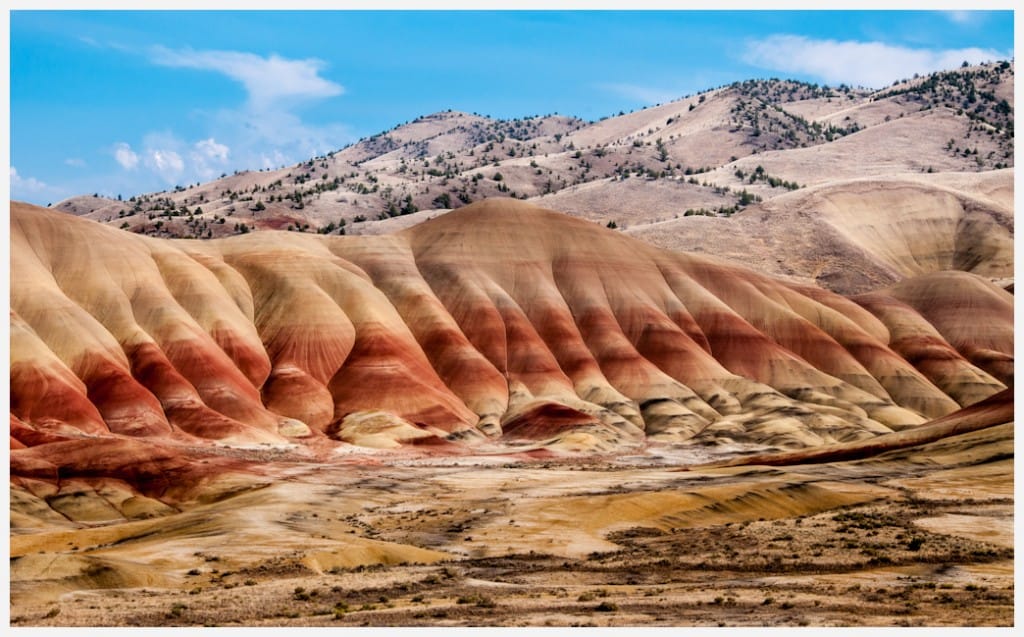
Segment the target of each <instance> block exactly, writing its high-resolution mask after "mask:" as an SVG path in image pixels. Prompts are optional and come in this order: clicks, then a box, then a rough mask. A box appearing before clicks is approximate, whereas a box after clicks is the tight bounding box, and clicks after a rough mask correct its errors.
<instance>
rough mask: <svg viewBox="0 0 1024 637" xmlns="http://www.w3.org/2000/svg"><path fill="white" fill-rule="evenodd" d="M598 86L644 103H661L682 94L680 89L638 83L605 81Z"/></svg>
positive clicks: (677, 97)
mask: <svg viewBox="0 0 1024 637" xmlns="http://www.w3.org/2000/svg"><path fill="white" fill-rule="evenodd" d="M598 88H600V89H602V90H605V91H608V92H610V93H614V94H615V95H621V96H622V97H625V98H626V99H630V100H635V101H638V102H643V103H644V104H663V103H665V102H671V101H672V100H675V99H679V98H680V97H682V96H683V92H682V91H673V90H671V89H665V88H659V87H654V86H640V85H638V84H622V83H607V84H599V85H598Z"/></svg>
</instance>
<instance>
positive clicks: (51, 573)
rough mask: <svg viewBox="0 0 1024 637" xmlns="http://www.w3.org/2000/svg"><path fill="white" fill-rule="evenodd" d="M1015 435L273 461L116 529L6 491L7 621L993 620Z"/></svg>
mask: <svg viewBox="0 0 1024 637" xmlns="http://www.w3.org/2000/svg"><path fill="white" fill-rule="evenodd" d="M1012 427H1013V426H1012V424H1007V425H1000V426H996V427H992V428H989V429H985V430H983V431H978V432H974V433H971V434H966V435H962V436H958V437H955V438H950V439H945V440H943V441H941V442H940V443H934V444H933V445H926V446H922V447H914V448H911V449H907V450H902V451H899V452H890V453H889V454H885V455H883V456H879V457H876V458H871V459H867V460H860V461H856V462H847V463H834V464H825V465H804V466H791V467H782V468H780V467H771V468H769V467H763V466H741V467H728V468H701V467H700V466H695V467H688V465H690V464H691V463H692V461H693V459H694V458H697V457H698V456H696V455H693V454H692V453H691V451H690V450H689V449H687V448H685V447H668V446H663V447H657V446H652V447H649V448H648V449H646V450H645V451H644V452H643V453H638V454H636V455H633V456H629V457H620V458H611V457H603V458H602V457H563V458H556V459H548V460H526V459H523V458H522V457H516V456H512V455H504V456H503V455H496V456H474V457H448V458H444V457H433V458H428V457H423V456H416V455H412V454H409V453H383V452H376V453H367V454H349V455H345V456H339V458H338V461H337V462H336V463H334V464H331V465H323V464H319V465H312V464H308V463H307V464H302V463H298V462H296V463H294V464H289V463H288V462H287V461H279V462H277V463H275V464H274V465H273V467H274V468H273V470H274V472H275V473H274V475H272V476H271V475H270V473H269V469H268V474H267V476H266V479H262V480H261V479H250V481H249V482H248V483H245V482H242V481H240V480H241V479H240V478H238V477H237V476H235V477H231V476H227V477H225V478H224V480H223V481H222V482H221V483H220V484H211V485H210V487H209V488H208V489H207V493H206V494H205V495H204V496H203V497H200V498H198V499H197V500H195V501H194V502H191V503H187V504H185V505H179V507H178V508H179V510H178V511H176V512H173V513H170V514H166V515H161V516H159V517H150V518H143V519H136V520H131V521H124V520H118V521H112V522H111V521H108V522H96V521H93V522H86V521H83V520H85V519H89V518H90V515H91V514H92V513H95V508H96V507H100V506H102V505H101V503H100V502H99V501H98V500H99V498H97V497H96V496H95V492H92V493H93V495H91V496H90V495H89V494H88V493H87V492H85V491H83V492H82V495H81V496H80V497H79V498H77V499H78V500H80V502H78V503H77V505H76V507H74V508H69V507H67V506H64V507H63V508H62V509H61V513H62V514H63V515H62V517H61V520H63V521H62V522H58V521H49V522H47V521H46V520H49V519H50V518H47V517H46V516H44V515H43V514H42V513H41V510H42V509H46V510H47V511H50V509H49V508H48V507H47V504H46V502H45V501H42V500H38V499H34V497H33V496H31V495H29V494H28V493H27V492H21V491H16V492H14V493H13V494H12V500H11V502H12V509H16V510H17V512H18V513H19V514H20V515H18V516H16V517H12V520H14V522H12V525H13V528H12V537H11V556H12V561H11V623H12V625H14V626H98V625H118V626H168V625H174V626H181V625H198V626H203V625H206V626H211V625H214V626H237V625H266V626H420V625H429V626H446V625H452V626H632V625H645V626H723V625H724V626H798V625H799V626H807V625H809V626H963V625H969V626H1009V625H1012V624H1013V587H1014V582H1013V548H1012V547H1013V480H1012V476H1013V459H1012V456H1013V431H1012ZM937 445H940V446H937ZM951 449H952V450H953V451H955V452H951ZM704 457H706V456H704ZM65 504H66V503H65ZM33 507H35V508H33ZM76 517H77V518H78V519H77V520H76ZM92 517H93V518H95V515H92ZM30 519H31V520H34V524H28V523H27V521H28V520H30Z"/></svg>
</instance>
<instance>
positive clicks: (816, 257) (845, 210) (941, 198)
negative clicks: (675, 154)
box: [628, 169, 1013, 293]
mask: <svg viewBox="0 0 1024 637" xmlns="http://www.w3.org/2000/svg"><path fill="white" fill-rule="evenodd" d="M1012 192H1013V171H1012V170H1011V169H1006V170H999V171H992V172H987V173H980V174H975V175H965V174H956V173H937V174H933V175H904V176H890V177H877V178H866V179H853V180H837V181H833V182H829V183H827V184H824V185H821V186H818V187H814V188H807V189H801V190H798V191H796V192H792V193H788V194H785V195H780V196H778V197H776V198H774V199H772V200H770V201H766V202H765V203H763V204H759V205H755V206H752V207H750V208H748V209H747V210H744V211H743V212H741V213H738V214H736V215H734V216H732V217H730V218H715V217H686V218H681V219H676V220H667V221H665V222H660V223H654V224H648V225H641V226H631V227H630V228H629V230H628V231H629V233H630V234H632V235H634V236H636V237H638V238H641V239H644V240H645V241H649V242H651V243H654V244H656V245H660V246H663V247H666V248H670V249H673V250H680V251H698V252H708V253H712V254H715V255H718V256H721V257H725V258H729V259H732V260H736V261H739V262H743V263H746V264H748V265H751V266H753V267H756V268H757V269H758V270H760V271H763V272H769V273H773V274H777V275H782V276H787V277H793V278H794V279H795V280H807V281H814V282H816V283H818V284H820V285H824V286H826V287H828V288H830V289H833V290H836V291H839V292H846V293H850V292H860V291H867V290H871V289H875V288H878V287H882V286H885V285H889V284H891V283H894V282H896V281H900V280H902V279H904V278H907V277H913V276H917V275H922V274H926V273H932V272H939V271H943V270H964V271H967V272H973V273H975V274H978V275H980V276H983V277H986V278H989V279H991V280H1002V279H1012V277H1013V202H1012Z"/></svg>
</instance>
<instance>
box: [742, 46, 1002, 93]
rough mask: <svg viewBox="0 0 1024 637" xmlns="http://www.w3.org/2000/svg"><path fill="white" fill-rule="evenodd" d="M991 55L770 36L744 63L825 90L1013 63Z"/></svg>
mask: <svg viewBox="0 0 1024 637" xmlns="http://www.w3.org/2000/svg"><path fill="white" fill-rule="evenodd" d="M1012 56H1013V54H1012V52H1011V51H1006V52H1001V51H996V50H994V49H980V48H966V49H942V50H931V49H912V48H909V47H902V46H894V45H891V44H885V43H883V42H856V41H851V40H847V41H838V40H812V39H810V38H805V37H803V36H798V35H772V36H769V37H767V38H764V39H760V40H751V41H749V42H748V43H747V45H746V47H745V50H744V54H743V59H744V61H745V62H747V63H748V64H751V65H753V66H757V67H761V68H765V69H771V70H774V71H779V72H783V73H800V74H807V75H811V76H813V77H817V78H819V79H821V80H823V81H824V82H825V83H826V84H832V85H836V84H851V85H854V86H865V87H871V88H882V87H884V86H887V85H889V84H891V83H892V82H894V81H896V80H899V79H903V78H908V77H911V76H913V75H914V74H915V73H922V74H923V73H931V72H933V71H939V70H943V69H950V68H955V67H957V66H960V64H961V63H962V62H964V61H967V62H969V63H971V64H977V63H980V62H986V61H991V60H997V59H1004V58H1009V57H1012Z"/></svg>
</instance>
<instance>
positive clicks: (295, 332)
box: [11, 199, 1013, 484]
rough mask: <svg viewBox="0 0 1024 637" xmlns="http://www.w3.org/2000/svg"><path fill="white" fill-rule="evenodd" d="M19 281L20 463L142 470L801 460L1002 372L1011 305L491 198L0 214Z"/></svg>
mask: <svg viewBox="0 0 1024 637" xmlns="http://www.w3.org/2000/svg"><path fill="white" fill-rule="evenodd" d="M11 272H12V277H11V284H12V288H11V445H12V454H11V462H12V475H14V476H20V477H23V478H33V479H47V478H53V477H54V476H64V475H72V474H74V475H82V474H84V475H119V476H120V477H124V478H125V479H128V480H129V481H130V482H133V483H136V484H138V483H145V482H146V481H147V480H152V479H156V476H158V475H160V473H161V472H162V471H165V470H167V467H168V466H174V467H179V468H180V467H182V466H185V465H187V464H188V463H189V462H192V460H189V459H190V458H193V457H194V456H195V453H197V452H196V451H194V450H196V449H201V448H203V447H204V446H207V445H209V444H212V443H217V444H230V445H234V446H237V445H243V446H252V445H255V446H257V447H259V446H263V447H265V448H276V447H279V446H281V445H295V444H298V445H300V446H302V447H305V448H308V449H310V450H319V451H323V450H325V449H327V450H329V449H334V448H337V447H338V445H339V444H342V443H345V442H348V443H355V444H360V445H366V446H383V447H394V446H400V445H419V446H421V448H422V445H441V446H446V447H445V448H451V445H453V444H455V445H462V446H465V445H470V446H475V447H479V446H480V445H485V446H487V445H496V446H497V447H501V448H505V449H509V448H513V449H516V448H518V449H522V450H527V449H534V448H545V449H552V450H566V451H585V452H601V451H611V450H615V449H626V448H632V447H636V446H638V445H641V444H643V443H644V442H645V441H662V442H684V441H685V442H687V443H689V444H696V443H699V444H709V445H728V444H734V443H745V444H753V445H760V446H766V447H771V448H792V449H800V448H809V447H816V446H820V445H825V444H830V443H836V442H848V441H856V440H863V439H868V438H872V437H874V436H876V435H879V434H885V433H889V432H892V431H899V430H903V429H906V428H908V427H914V426H916V425H919V424H921V423H924V422H926V421H927V420H930V419H933V418H938V417H941V416H945V415H947V414H950V413H952V412H954V411H956V410H957V409H959V408H960V407H962V406H968V405H970V404H973V403H975V402H977V401H980V400H982V399H984V398H986V397H988V396H991V395H993V394H996V393H997V392H999V391H1002V390H1004V389H1005V388H1006V387H1007V386H1008V385H1010V384H1012V375H1013V347H1012V334H1013V328H1012V320H1013V310H1012V308H1013V298H1012V296H1011V295H1010V294H1008V293H1007V292H1005V291H1004V290H1003V289H1001V288H999V287H998V286H995V285H993V284H992V283H990V282H988V281H986V280H985V279H983V278H981V277H978V276H976V275H973V274H969V273H964V272H945V273H937V274H928V275H925V276H923V277H915V278H910V279H907V280H905V281H903V282H902V283H901V284H899V285H897V286H896V287H894V288H892V289H889V290H882V291H876V292H874V293H872V294H868V295H864V296H859V297H850V298H847V297H843V296H840V295H837V294H834V293H831V292H827V291H825V290H822V289H820V288H815V287H811V286H804V285H797V284H791V283H784V282H781V281H779V280H775V279H772V278H769V277H767V276H765V275H761V274H757V273H755V272H753V271H750V270H747V269H745V268H743V267H739V266H736V265H733V264H730V263H728V262H725V261H722V260H719V259H716V258H712V257H705V256H700V255H695V254H683V253H672V252H667V251H664V250H661V249H658V248H655V247H652V246H650V245H648V244H645V243H642V242H640V241H637V240H635V239H631V238H629V237H627V236H624V235H623V234H622V233H620V232H616V231H613V230H609V229H606V228H602V227H600V226H598V225H596V224H593V223H590V222H587V221H583V220H579V219H574V218H571V217H568V216H566V215H564V214H561V213H557V212H554V211H550V210H544V209H540V208H537V207H535V206H532V205H530V204H527V203H523V202H517V201H514V200H510V199H499V200H488V201H484V202H480V203H477V204H473V205H471V206H466V207H465V208H462V209H459V210H457V211H455V212H453V213H451V214H448V215H445V216H443V217H440V218H438V219H434V220H431V221H427V222H425V223H422V224H419V225H416V226H413V227H411V228H409V229H406V230H403V231H400V232H397V233H395V234H390V235H381V236H365V237H350V236H334V237H328V236H316V235H310V234H302V233H288V232H261V233H253V234H248V235H245V236H239V237H233V238H228V239H222V240H213V241H194V240H165V239H156V238H151V237H145V236H139V235H134V234H131V233H125V232H121V231H119V230H117V229H115V228H109V227H105V226H104V225H102V224H98V223H95V222H93V221H90V220H87V219H81V218H74V217H70V216H67V215H63V214H60V213H56V212H53V211H48V210H46V209H41V208H37V207H34V206H29V205H25V204H18V203H15V204H12V219H11ZM968 308H969V310H970V311H969V312H967V311H966V310H967V309H968ZM978 325H984V326H986V327H985V329H984V330H979V329H977V326H978ZM456 448H457V447H456ZM190 449H192V450H193V451H189V450H190ZM168 463H169V465H168ZM125 467H130V469H125ZM120 471H127V472H128V473H127V475H121V474H120V473H118V472H120Z"/></svg>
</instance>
